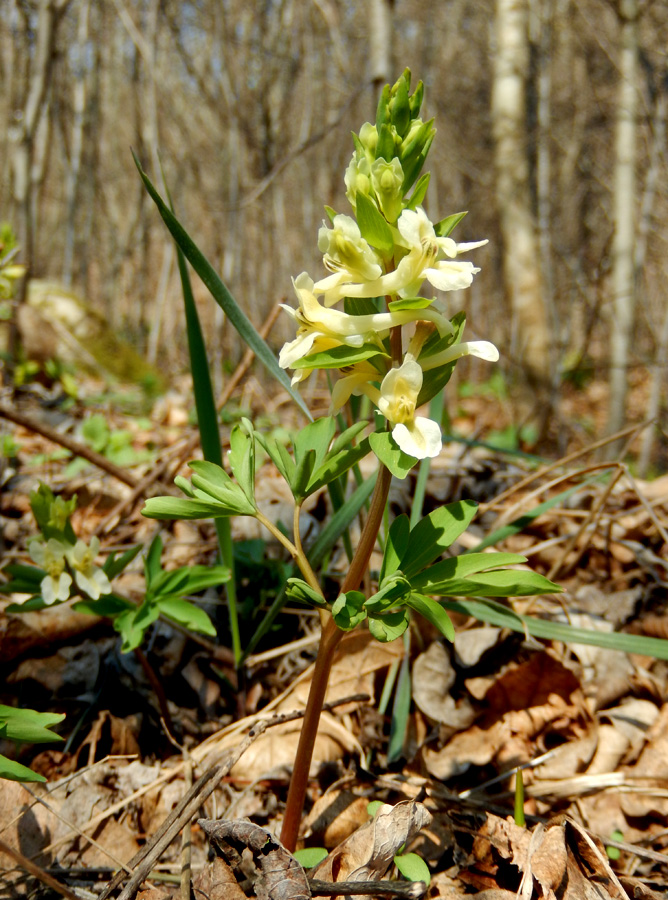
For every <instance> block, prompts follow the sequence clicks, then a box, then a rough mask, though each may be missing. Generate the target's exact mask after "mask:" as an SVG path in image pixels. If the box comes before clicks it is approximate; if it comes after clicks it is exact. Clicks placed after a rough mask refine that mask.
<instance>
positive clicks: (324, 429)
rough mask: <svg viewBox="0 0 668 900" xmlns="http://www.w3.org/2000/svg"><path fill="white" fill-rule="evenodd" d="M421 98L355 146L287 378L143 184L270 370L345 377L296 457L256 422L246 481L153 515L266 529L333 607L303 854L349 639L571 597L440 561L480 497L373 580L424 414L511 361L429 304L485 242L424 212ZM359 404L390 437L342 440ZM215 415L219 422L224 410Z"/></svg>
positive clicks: (422, 533)
mask: <svg viewBox="0 0 668 900" xmlns="http://www.w3.org/2000/svg"><path fill="white" fill-rule="evenodd" d="M422 93H423V89H422V84H419V85H418V86H417V88H416V90H415V91H414V92H413V93H412V94H411V93H410V72H409V71H408V70H407V71H406V72H404V74H403V75H402V76H401V78H399V80H398V81H397V82H396V84H394V85H393V86H392V87H390V86H389V85H387V86H386V87H385V89H384V91H383V94H382V96H381V99H380V103H379V105H378V112H377V116H376V122H375V124H373V125H372V124H370V123H367V124H365V125H364V126H363V127H362V129H361V130H360V133H359V135H354V136H353V138H354V143H355V150H354V154H353V158H352V160H351V162H350V165H349V166H348V168H347V170H346V173H345V184H346V188H347V191H346V193H347V197H348V199H349V201H350V203H351V206H352V211H353V213H354V215H352V216H351V215H346V214H341V213H336V212H335V211H334V210H331V209H327V214H328V216H329V220H330V221H329V223H327V222H325V223H324V224H323V226H322V228H321V229H320V230H319V233H318V247H319V249H320V251H321V252H322V254H323V264H324V267H325V269H326V271H327V273H328V274H326V275H325V276H324V277H323V278H322V279H321V280H319V281H317V282H315V281H314V280H313V279H312V278H311V277H310V276H309V275H308V274H307V273H305V272H303V273H302V274H301V275H298V276H297V277H296V278H295V279H294V282H293V284H294V290H295V294H296V297H297V304H298V305H297V306H295V307H289V306H288V307H286V310H287V313H288V314H289V315H290V317H291V318H292V319H293V320H294V323H295V325H296V332H297V333H296V336H295V338H294V339H293V340H291V341H289V342H288V343H286V344H285V346H284V347H283V348H282V350H281V352H280V356H279V365H280V368H277V367H276V363H275V360H274V359H273V358H271V359H269V360H268V361H267V358H266V357H267V356H268V354H266V353H265V351H266V346H263V345H262V344H261V343H260V342H258V341H256V335H255V333H254V332H253V331H252V330H249V329H250V328H251V326H250V325H249V323H248V322H247V321H246V322H244V321H243V319H244V317H243V315H242V313H241V312H240V310H239V309H238V307H237V306H236V304H234V303H233V301H231V299H230V298H231V295H229V292H228V291H227V289H226V288H225V287H224V285H222V283H220V282H219V280H217V276H216V275H215V273H214V272H213V269H212V267H210V266H209V264H208V263H206V261H205V260H203V257H202V256H201V253H200V252H199V251H198V250H197V249H196V248H194V245H193V244H192V241H191V240H190V238H189V237H188V236H187V234H186V233H185V232H184V230H183V228H182V226H181V225H180V224H179V223H178V222H177V221H176V220H175V219H174V217H173V215H172V213H171V212H170V211H169V210H168V209H167V208H166V206H165V204H164V203H163V201H162V200H161V198H160V197H159V195H157V192H156V191H155V189H154V188H153V186H152V185H151V184H150V182H149V181H148V179H147V178H146V176H145V175H144V174H143V173H142V178H143V179H144V183H145V184H146V187H147V189H148V190H149V192H150V193H151V196H152V197H153V199H154V200H155V201H156V203H157V204H158V207H159V209H160V212H161V215H162V216H163V219H164V220H165V222H166V223H167V225H168V227H169V228H170V230H171V231H172V234H173V235H174V237H175V239H176V240H177V242H178V243H179V246H180V247H181V248H182V249H183V251H184V253H185V254H186V255H188V259H189V260H190V261H191V262H192V263H193V265H194V266H195V268H196V269H197V271H198V272H199V273H200V275H202V277H203V278H204V279H205V283H207V284H208V285H209V286H210V287H211V290H212V294H213V296H214V297H215V298H216V299H217V301H218V302H219V303H221V305H222V306H223V308H226V309H228V308H229V309H230V310H231V312H232V313H233V314H234V316H235V317H236V320H237V321H238V322H239V325H238V326H237V327H238V328H239V331H240V333H241V334H244V337H245V339H246V340H247V341H248V343H249V344H250V345H251V346H255V347H256V348H257V352H258V355H260V354H264V357H261V358H263V361H265V365H267V368H268V370H269V371H270V372H272V373H273V374H274V375H275V376H277V377H278V378H279V379H280V380H281V382H282V383H283V384H287V380H286V379H285V376H284V373H283V372H282V371H281V368H282V369H291V370H292V371H293V373H294V374H293V376H292V385H291V386H290V388H291V390H293V394H294V393H295V392H294V387H295V385H297V386H298V385H299V383H300V382H301V381H302V380H303V379H304V378H305V377H307V376H308V375H309V374H310V373H311V372H312V371H313V370H316V369H326V370H329V372H330V373H331V374H333V375H336V376H337V377H336V381H335V384H334V387H333V390H332V401H331V410H330V415H329V416H325V417H322V418H320V419H317V420H316V421H315V422H310V423H309V424H308V425H306V426H305V427H304V428H301V429H299V430H296V431H294V432H293V434H292V435H291V444H292V447H291V449H289V448H287V447H286V446H285V445H284V444H283V443H280V442H279V441H277V440H276V439H274V438H272V437H268V436H266V435H263V434H261V433H260V432H257V431H256V430H255V429H254V427H253V425H252V423H251V422H250V421H249V420H247V419H243V420H242V422H241V423H240V424H238V425H236V426H235V427H234V428H233V429H232V432H231V435H230V451H229V454H228V459H227V461H228V464H229V469H230V470H231V473H232V474H231V475H230V474H228V472H227V471H226V470H225V469H224V468H223V467H222V466H221V465H218V464H217V463H216V462H214V461H212V460H211V459H210V458H209V459H205V460H199V461H195V462H192V463H191V464H190V465H191V469H192V472H193V474H192V476H191V479H190V481H187V480H186V479H185V478H181V477H179V478H177V479H176V483H177V485H178V486H179V487H180V488H181V490H182V491H183V492H184V494H185V495H186V496H185V497H184V498H180V499H178V498H174V497H155V498H152V499H150V500H148V501H147V503H146V506H145V507H144V514H145V515H147V516H150V517H153V518H165V519H198V518H207V517H213V518H216V519H225V518H228V517H230V516H233V515H246V516H253V517H255V518H256V519H257V520H258V521H259V522H260V523H261V524H262V525H264V527H265V528H266V529H267V530H268V531H269V532H270V533H271V534H272V535H273V536H274V538H275V539H276V540H277V541H279V542H280V543H281V544H282V545H283V546H284V547H285V548H286V549H287V550H288V551H289V553H290V555H291V556H292V559H293V560H294V563H295V565H296V567H297V568H298V569H299V577H292V578H290V579H288V584H287V589H286V593H287V595H288V596H289V597H290V598H291V599H292V600H295V601H298V602H301V603H306V604H310V605H312V606H314V607H315V608H316V609H318V610H319V611H320V617H321V626H322V632H321V639H320V643H319V646H318V654H317V658H316V662H315V669H314V672H313V677H312V681H311V687H310V693H309V698H308V702H307V707H306V710H305V715H304V722H303V726H302V732H301V736H300V742H299V747H298V750H297V756H296V758H295V765H294V771H293V776H292V779H291V782H290V789H289V793H288V799H287V803H286V808H285V815H284V819H283V828H282V831H281V840H282V842H283V843H284V845H285V846H286V847H287V848H288V849H289V850H294V848H295V845H296V842H297V836H298V831H299V825H300V822H301V815H302V809H303V805H304V798H305V795H306V786H307V781H308V773H309V767H310V763H311V758H312V754H313V747H314V743H315V738H316V734H317V729H318V722H319V718H320V713H321V711H322V706H323V702H324V698H325V693H326V689H327V681H328V677H329V673H330V670H331V666H332V662H333V659H334V654H335V652H336V649H337V647H338V645H339V643H340V641H341V638H342V637H343V635H344V634H345V633H346V632H348V631H351V630H352V629H354V628H357V627H359V626H360V625H362V624H363V623H365V624H366V625H367V626H368V628H369V631H370V632H371V634H372V635H373V636H374V637H375V638H376V639H377V640H379V641H392V640H394V639H395V638H397V637H399V636H400V635H401V634H403V632H404V631H405V630H406V628H407V627H408V625H409V622H410V616H411V614H412V613H413V612H418V613H420V614H421V615H422V616H424V617H425V618H426V619H428V620H429V621H430V622H431V623H432V624H433V625H434V626H435V627H436V628H437V629H438V630H439V631H440V632H441V634H443V635H444V636H445V637H446V638H448V639H449V640H452V639H453V638H454V629H453V627H452V623H451V622H450V619H449V618H448V615H447V613H446V611H445V609H444V607H443V605H442V604H441V603H440V602H439V601H438V600H436V599H434V598H435V597H448V596H452V595H456V596H460V597H461V596H483V597H508V596H522V595H524V596H526V595H533V594H540V593H548V592H551V591H555V590H559V588H557V587H556V586H555V585H553V584H552V583H551V582H549V581H548V580H547V579H545V578H543V577H542V576H540V575H537V574H536V573H533V572H530V571H527V570H518V569H509V568H508V566H511V565H516V564H518V563H524V562H526V560H525V558H524V557H521V556H518V555H516V554H510V553H500V554H499V553H469V554H467V555H465V556H458V557H449V558H447V559H444V560H441V556H442V555H443V553H444V551H445V550H447V548H449V547H450V545H451V544H452V543H453V542H454V541H456V540H457V538H458V537H459V536H460V535H461V534H462V533H463V532H464V531H465V530H466V529H467V527H468V525H469V523H470V522H471V520H472V519H473V516H474V515H475V512H476V504H475V503H473V502H470V501H460V502H456V503H450V504H448V505H447V506H442V507H440V508H439V509H436V510H433V511H432V512H431V513H429V515H427V516H425V517H424V518H423V519H421V520H420V521H417V523H411V521H410V520H409V518H408V517H407V516H405V515H402V516H399V517H398V518H396V519H395V520H394V522H392V524H391V526H390V527H389V529H388V531H387V534H386V535H385V541H384V547H383V560H382V565H381V568H380V571H379V572H377V573H375V572H369V560H370V558H371V554H372V552H373V550H374V547H375V546H376V542H377V538H378V535H379V532H380V529H381V526H382V524H383V519H384V515H385V512H386V507H387V498H388V493H389V488H390V481H391V478H392V476H393V475H394V476H397V477H399V478H405V477H406V475H407V474H408V472H409V471H410V470H411V468H412V467H413V466H414V465H415V463H416V462H417V461H418V460H426V459H429V458H431V457H434V456H436V455H437V454H438V453H439V451H440V449H441V429H440V424H439V423H438V422H435V421H433V420H431V419H429V418H427V417H425V416H421V415H419V414H418V410H419V408H420V407H421V406H422V405H423V404H425V403H427V402H428V401H429V400H430V399H431V398H432V397H434V396H435V395H436V394H437V393H438V392H439V391H440V390H441V389H442V388H443V386H444V385H445V384H446V383H447V381H448V379H449V378H450V375H451V374H452V370H453V367H454V365H455V363H456V361H457V360H458V359H459V358H461V357H462V356H466V355H477V356H479V357H482V358H483V359H488V360H495V359H497V358H498V353H497V350H496V348H495V347H494V346H493V345H492V344H490V343H488V342H487V341H473V342H467V341H464V340H462V332H463V330H464V316H463V314H462V313H459V314H457V315H455V316H453V317H452V318H449V317H448V315H446V312H445V308H444V306H441V303H443V302H444V300H443V298H442V297H441V299H440V300H439V299H436V298H435V297H434V296H421V294H420V291H421V290H422V286H423V285H424V284H425V283H426V284H428V285H429V286H430V288H429V290H430V291H431V289H432V288H433V289H435V290H436V291H437V292H439V293H443V292H448V291H454V290H461V289H463V288H466V287H468V286H469V285H470V284H471V283H472V280H473V278H474V276H475V274H476V273H477V271H478V269H477V268H476V266H475V265H474V264H473V263H472V262H470V261H468V260H460V259H459V257H460V255H463V254H465V253H468V252H469V251H471V250H474V249H475V248H476V247H479V246H481V244H484V243H485V242H484V241H482V242H476V243H474V244H457V243H456V242H455V241H454V240H453V239H452V238H451V237H450V233H451V232H452V230H453V228H454V227H455V226H456V224H457V223H458V222H459V221H460V220H461V218H462V215H463V214H456V215H453V216H450V217H448V218H446V219H443V220H441V221H439V222H437V223H435V224H434V223H432V222H431V221H430V220H429V218H428V217H427V214H426V213H425V211H424V209H423V208H422V205H421V204H422V202H423V200H424V197H425V194H426V191H427V186H428V183H429V175H428V174H421V170H422V167H423V165H424V162H425V159H426V156H427V153H428V151H429V147H430V145H431V142H432V140H433V137H434V133H435V132H434V127H433V121H432V120H428V121H423V120H422V119H421V118H420V107H421V104H422ZM140 171H141V170H140ZM184 293H185V289H184ZM225 304H227V306H225ZM244 330H245V331H244ZM252 342H255V344H253V343H252ZM272 366H273V368H272ZM195 388H196V391H197V382H196V383H195ZM360 394H361V395H365V396H366V397H368V398H369V399H370V400H371V402H372V403H373V405H374V407H375V408H376V409H377V411H378V413H379V416H378V422H377V425H376V427H375V428H371V427H370V426H369V423H367V422H366V421H359V422H356V423H354V424H353V425H351V426H350V427H348V428H346V429H345V430H344V431H343V432H342V433H340V434H337V419H336V418H335V413H337V412H338V411H339V410H341V409H342V408H343V407H344V406H345V405H346V404H347V403H348V401H349V400H350V398H351V396H353V395H360ZM296 396H297V398H298V399H300V398H299V397H298V395H296ZM302 403H303V401H302ZM212 417H213V419H214V420H215V409H214V410H213V414H212ZM201 427H202V423H200V428H201ZM256 444H260V446H261V447H262V448H263V450H264V451H265V452H266V453H267V454H268V455H269V457H270V458H271V460H272V461H273V463H274V464H275V466H276V468H277V470H278V471H279V473H280V474H281V475H282V476H283V478H284V479H285V480H286V482H287V483H288V485H289V486H290V489H291V492H292V495H293V497H294V501H295V504H294V514H293V522H292V537H289V536H288V535H287V534H286V532H285V530H283V529H281V528H278V527H277V526H276V525H275V524H274V523H273V522H271V521H270V520H268V519H267V518H266V516H265V515H264V514H263V512H262V510H261V509H260V508H259V507H258V504H257V502H256V499H255V448H256ZM370 452H373V453H374V454H375V455H376V457H377V458H378V462H379V464H378V467H377V472H376V473H374V475H373V476H372V477H371V478H369V479H368V480H367V481H362V483H361V484H359V485H357V486H356V485H353V488H352V490H348V473H349V471H350V470H351V469H352V468H353V466H356V464H357V463H358V462H359V461H360V460H361V459H362V458H363V457H365V456H366V455H368V454H369V453H370ZM358 475H359V473H358ZM325 486H327V487H328V488H329V490H330V496H331V499H332V505H333V510H334V513H335V514H334V516H333V519H332V521H331V522H330V523H328V525H327V526H326V527H324V528H323V530H322V537H321V538H318V540H317V541H316V542H315V543H314V544H313V545H312V546H310V547H306V548H305V547H303V546H302V542H301V536H300V527H299V526H300V511H301V508H302V504H303V503H304V501H305V500H306V498H308V497H309V496H311V495H312V494H313V493H315V492H316V491H318V490H320V489H321V488H322V487H325ZM372 492H373V493H372ZM346 497H347V499H346ZM369 497H370V498H371V499H370V502H369V505H368V509H367V511H366V516H365V519H364V527H363V529H362V532H361V535H360V538H359V541H358V543H357V546H356V547H354V548H353V547H351V546H350V544H349V548H348V549H349V551H350V554H349V555H350V563H349V567H348V570H347V572H346V574H345V576H344V577H343V579H342V581H341V584H340V586H339V589H338V593H337V595H336V596H329V595H328V594H327V593H326V592H325V591H324V590H323V587H322V586H321V584H320V580H319V578H318V575H317V571H318V567H319V564H320V563H321V562H322V560H323V559H324V558H325V555H326V554H327V553H329V552H330V551H331V549H332V547H333V544H334V542H335V541H336V540H337V539H338V538H339V536H340V535H341V534H343V532H344V531H345V529H346V527H347V525H349V524H350V523H351V522H352V520H353V519H354V517H355V516H356V515H357V513H358V511H359V510H360V508H361V506H362V505H363V503H365V502H366V501H367V500H368V498H369ZM365 576H367V577H366V581H365ZM363 582H365V583H367V584H368V585H370V588H369V589H368V590H366V591H361V590H360V586H361V585H362V583H363Z"/></svg>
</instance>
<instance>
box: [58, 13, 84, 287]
mask: <svg viewBox="0 0 668 900" xmlns="http://www.w3.org/2000/svg"><path fill="white" fill-rule="evenodd" d="M89 21H90V0H81V5H80V7H79V23H78V26H77V43H76V50H75V54H74V65H73V69H74V73H73V74H74V91H73V93H74V97H73V110H74V121H73V122H72V148H71V151H70V164H69V168H68V170H67V178H66V181H65V202H66V205H67V210H66V213H65V247H64V251H63V283H64V284H65V285H66V286H67V287H70V286H71V284H72V266H73V263H74V229H75V220H76V209H77V194H78V190H79V175H80V173H81V155H82V151H83V134H84V121H85V113H86V81H87V75H86V65H85V62H84V60H85V54H86V44H87V43H88V25H89Z"/></svg>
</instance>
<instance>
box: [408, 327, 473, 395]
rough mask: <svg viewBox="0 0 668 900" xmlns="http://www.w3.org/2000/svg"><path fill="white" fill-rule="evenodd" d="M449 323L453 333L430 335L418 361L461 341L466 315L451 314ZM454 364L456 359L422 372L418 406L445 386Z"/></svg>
mask: <svg viewBox="0 0 668 900" xmlns="http://www.w3.org/2000/svg"><path fill="white" fill-rule="evenodd" d="M450 324H451V325H452V326H453V328H454V334H449V335H445V336H443V337H441V335H439V334H438V333H434V334H433V335H431V336H430V337H429V338H428V340H427V342H426V343H425V345H424V347H423V348H422V353H421V354H420V359H419V361H420V362H423V361H424V360H425V359H428V358H429V357H430V356H433V355H434V354H435V353H439V352H440V351H441V350H446V349H447V348H448V347H451V346H452V345H453V344H457V343H459V342H460V341H461V339H462V334H463V331H464V326H465V325H466V316H465V315H464V313H463V312H460V313H457V315H455V316H453V317H452V319H451V320H450ZM456 365H457V360H456V359H455V360H453V361H452V362H451V363H448V364H447V365H446V366H438V367H436V368H434V369H429V370H428V371H427V372H425V373H424V379H423V381H422V388H421V389H420V393H419V395H418V399H417V405H418V406H422V404H423V403H428V402H429V401H430V400H431V398H432V397H435V396H436V394H438V392H439V391H441V390H442V389H443V388H444V387H445V385H446V384H447V383H448V381H450V378H451V376H452V373H453V372H454V369H455V366H456Z"/></svg>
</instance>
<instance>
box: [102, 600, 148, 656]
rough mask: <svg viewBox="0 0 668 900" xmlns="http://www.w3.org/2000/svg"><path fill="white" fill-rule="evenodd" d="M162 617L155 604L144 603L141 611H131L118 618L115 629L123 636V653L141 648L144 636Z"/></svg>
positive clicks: (115, 621) (140, 608)
mask: <svg viewBox="0 0 668 900" xmlns="http://www.w3.org/2000/svg"><path fill="white" fill-rule="evenodd" d="M159 615H160V613H159V610H158V608H157V606H156V605H155V604H153V603H142V605H141V606H140V607H139V609H131V610H128V611H127V612H123V613H121V614H120V615H118V616H116V618H115V619H114V620H113V624H114V628H115V629H116V631H117V632H118V633H119V634H120V635H121V637H122V638H123V641H122V643H121V652H122V653H129V652H130V651H131V650H135V649H136V648H137V647H140V646H141V644H142V643H143V641H144V634H145V633H146V629H147V628H149V627H150V626H151V625H152V624H153V622H155V620H156V619H157V618H158V616H159Z"/></svg>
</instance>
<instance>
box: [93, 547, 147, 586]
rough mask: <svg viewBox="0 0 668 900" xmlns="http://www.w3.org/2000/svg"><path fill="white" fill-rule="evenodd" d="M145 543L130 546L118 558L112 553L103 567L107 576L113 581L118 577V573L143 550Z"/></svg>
mask: <svg viewBox="0 0 668 900" xmlns="http://www.w3.org/2000/svg"><path fill="white" fill-rule="evenodd" d="M143 546H144V545H143V544H137V545H136V546H135V547H130V549H129V550H126V551H125V553H122V554H121V555H120V556H119V557H118V558H117V557H116V554H115V553H110V554H109V556H108V557H107V558H106V559H105V561H104V565H103V566H102V568H103V569H104V571H105V572H106V573H107V578H108V579H109V581H112V580H113V579H114V578H116V576H117V575H120V573H121V572H122V571H123V570H124V569H125V568H126V567H127V566H129V565H130V563H131V562H132V560H133V559H134V558H135V557H136V556H137V555H138V554H139V552H140V551H141V549H142V547H143Z"/></svg>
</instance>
